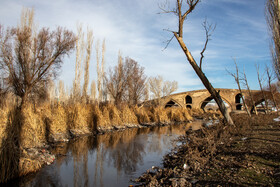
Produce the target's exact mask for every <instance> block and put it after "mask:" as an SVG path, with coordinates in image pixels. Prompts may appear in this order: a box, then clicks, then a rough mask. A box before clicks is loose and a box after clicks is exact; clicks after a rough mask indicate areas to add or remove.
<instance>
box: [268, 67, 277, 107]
mask: <svg viewBox="0 0 280 187" xmlns="http://www.w3.org/2000/svg"><path fill="white" fill-rule="evenodd" d="M266 75H267V82H268V88H269V92H270V94H271V98H272V101H273V104H274V106H275V108H276V111H278V104H277V102H276V99H275V95H274V94H275V89H274V87H273V85H272V81H273V77H272V72H271V71H270V69H269V68H268V66H266Z"/></svg>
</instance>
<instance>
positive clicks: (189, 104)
mask: <svg viewBox="0 0 280 187" xmlns="http://www.w3.org/2000/svg"><path fill="white" fill-rule="evenodd" d="M185 104H186V108H188V109H192V97H191V96H189V95H187V96H186V97H185Z"/></svg>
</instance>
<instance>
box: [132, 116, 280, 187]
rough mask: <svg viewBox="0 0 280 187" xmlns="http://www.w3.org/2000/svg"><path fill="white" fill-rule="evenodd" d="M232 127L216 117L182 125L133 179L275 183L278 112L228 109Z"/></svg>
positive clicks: (279, 160) (279, 159)
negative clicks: (165, 150) (192, 126)
mask: <svg viewBox="0 0 280 187" xmlns="http://www.w3.org/2000/svg"><path fill="white" fill-rule="evenodd" d="M233 119H234V121H235V124H236V127H229V126H225V125H223V123H219V124H217V125H215V126H211V127H205V128H203V129H200V130H197V131H187V133H186V135H185V136H183V137H181V138H180V139H179V142H180V145H179V146H177V147H176V148H174V149H173V150H172V151H171V152H170V153H169V154H167V155H166V156H165V157H164V159H163V165H164V168H157V167H153V168H151V169H149V170H147V172H146V173H144V174H143V175H142V176H140V177H139V178H138V179H136V180H135V181H136V182H137V184H138V185H139V186H192V185H195V186H211V185H237V186H239V185H241V186H248V185H251V186H255V185H258V186H279V185H280V141H279V137H280V123H279V120H277V119H278V118H277V115H259V116H254V117H253V118H252V119H249V118H248V117H247V116H246V115H244V114H238V115H233Z"/></svg>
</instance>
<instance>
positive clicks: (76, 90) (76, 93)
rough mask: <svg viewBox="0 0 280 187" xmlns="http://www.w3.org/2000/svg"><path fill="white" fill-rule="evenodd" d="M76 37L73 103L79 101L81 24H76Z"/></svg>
mask: <svg viewBox="0 0 280 187" xmlns="http://www.w3.org/2000/svg"><path fill="white" fill-rule="evenodd" d="M77 33H78V37H77V40H76V65H75V80H74V85H73V97H74V98H73V99H74V101H77V100H80V99H81V85H80V84H81V76H82V67H81V63H82V59H83V55H84V49H85V47H84V46H85V44H84V33H83V27H82V24H81V23H78V24H77Z"/></svg>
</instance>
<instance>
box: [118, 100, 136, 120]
mask: <svg viewBox="0 0 280 187" xmlns="http://www.w3.org/2000/svg"><path fill="white" fill-rule="evenodd" d="M120 118H121V120H122V122H123V123H124V124H125V125H130V124H138V120H137V117H136V115H135V113H134V111H133V110H132V109H131V108H129V107H128V105H124V106H122V107H121V112H120Z"/></svg>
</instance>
